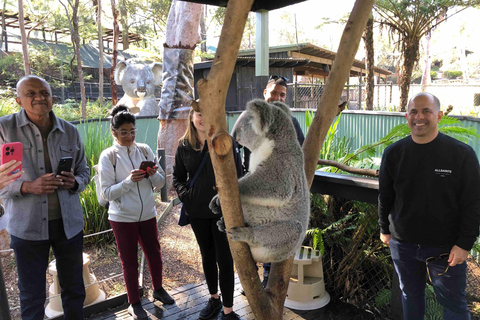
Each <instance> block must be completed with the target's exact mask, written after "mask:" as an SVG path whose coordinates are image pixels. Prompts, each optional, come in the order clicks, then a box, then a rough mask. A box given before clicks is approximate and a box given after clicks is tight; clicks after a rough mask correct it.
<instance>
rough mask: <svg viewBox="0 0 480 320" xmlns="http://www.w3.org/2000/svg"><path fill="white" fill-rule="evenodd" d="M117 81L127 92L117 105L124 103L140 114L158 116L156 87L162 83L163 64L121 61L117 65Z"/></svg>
mask: <svg viewBox="0 0 480 320" xmlns="http://www.w3.org/2000/svg"><path fill="white" fill-rule="evenodd" d="M115 83H116V84H117V85H121V86H122V88H123V91H124V92H125V94H124V95H123V97H122V99H120V101H118V103H117V105H120V104H123V105H125V106H127V107H128V108H129V109H130V112H132V113H134V114H137V115H139V116H156V115H158V114H159V111H160V108H159V106H158V104H157V100H156V99H155V87H156V86H159V85H160V84H162V64H161V63H158V62H154V63H152V64H150V65H144V64H141V63H130V62H128V61H120V62H119V63H118V64H117V66H116V67H115Z"/></svg>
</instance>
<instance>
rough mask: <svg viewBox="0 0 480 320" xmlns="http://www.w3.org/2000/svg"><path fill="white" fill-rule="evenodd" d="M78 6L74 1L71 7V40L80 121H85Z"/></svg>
mask: <svg viewBox="0 0 480 320" xmlns="http://www.w3.org/2000/svg"><path fill="white" fill-rule="evenodd" d="M78 5H79V0H75V4H74V5H73V6H72V9H73V14H72V25H73V30H72V40H73V41H74V43H75V55H76V57H77V73H78V81H79V82H80V97H81V100H82V119H83V120H86V119H87V98H86V96H85V82H84V81H83V68H82V58H81V56H80V36H79V35H78V16H77V14H78Z"/></svg>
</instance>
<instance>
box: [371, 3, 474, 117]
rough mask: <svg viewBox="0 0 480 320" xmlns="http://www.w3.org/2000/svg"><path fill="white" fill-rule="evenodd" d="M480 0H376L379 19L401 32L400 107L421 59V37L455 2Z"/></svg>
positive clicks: (443, 19)
mask: <svg viewBox="0 0 480 320" xmlns="http://www.w3.org/2000/svg"><path fill="white" fill-rule="evenodd" d="M479 4H480V0H414V1H411V0H376V1H375V4H374V10H375V11H376V13H377V14H378V15H379V17H380V19H379V22H380V23H381V24H382V25H385V26H387V27H389V28H390V29H391V30H392V31H394V32H396V33H397V34H398V35H399V36H400V39H399V42H398V44H399V46H400V49H401V52H402V54H403V63H402V67H401V72H400V77H399V84H400V89H401V96H400V107H399V110H398V111H405V107H406V105H407V100H408V91H409V89H410V82H411V79H412V73H413V68H414V66H415V64H416V63H417V62H418V60H419V52H420V51H419V49H420V40H421V39H422V37H423V36H424V35H425V34H426V33H427V32H429V31H430V30H431V29H432V28H434V27H435V26H436V25H438V24H439V23H441V22H443V21H445V20H446V19H447V18H448V17H447V11H449V10H450V9H452V8H453V7H455V6H460V7H470V6H474V5H479Z"/></svg>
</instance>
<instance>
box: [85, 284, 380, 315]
mask: <svg viewBox="0 0 480 320" xmlns="http://www.w3.org/2000/svg"><path fill="white" fill-rule="evenodd" d="M241 290H242V287H241V284H240V281H239V279H238V277H236V278H235V293H234V306H233V308H234V311H235V312H236V313H237V314H238V315H239V316H241V317H242V319H245V320H252V319H255V317H254V315H253V313H252V310H251V309H250V307H249V305H248V301H247V298H246V297H245V296H243V295H242V294H241ZM169 293H170V294H171V295H172V296H173V298H174V299H175V304H173V305H163V304H162V303H161V302H159V301H155V302H152V301H151V297H148V299H143V300H142V305H143V308H144V309H145V310H146V311H147V314H148V315H149V318H150V319H151V320H156V319H165V320H174V319H175V320H177V319H182V320H183V319H186V320H196V319H198V315H199V313H200V310H202V308H203V307H204V306H205V304H206V302H207V301H208V299H209V297H210V294H209V293H208V288H207V285H206V283H201V284H189V285H186V286H183V287H180V288H177V289H173V290H170V291H169ZM127 307H128V305H123V306H120V307H117V308H115V309H113V310H109V311H106V312H103V313H101V314H96V315H92V316H90V317H89V318H88V319H89V320H114V319H132V317H131V316H130V315H129V314H128V312H127ZM217 317H218V315H216V316H214V317H213V318H211V319H212V320H215V319H217ZM283 319H284V320H287V319H288V320H291V319H298V320H300V319H306V320H310V319H322V320H367V319H368V320H369V319H375V317H374V316H373V315H372V314H371V313H369V312H366V311H364V310H361V309H358V308H356V307H354V306H353V305H350V304H347V303H344V302H341V301H338V300H334V299H332V301H330V303H329V304H328V305H327V306H325V307H323V308H321V309H317V310H310V311H301V310H290V309H287V308H285V309H284V314H283Z"/></svg>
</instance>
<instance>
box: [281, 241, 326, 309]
mask: <svg viewBox="0 0 480 320" xmlns="http://www.w3.org/2000/svg"><path fill="white" fill-rule="evenodd" d="M329 302H330V295H329V294H328V292H326V291H325V281H324V278H323V266H322V256H321V254H320V251H319V250H313V248H311V247H304V246H302V247H300V248H298V250H297V251H296V252H295V257H294V260H293V267H292V274H291V276H290V283H289V285H288V291H287V299H285V307H287V308H290V309H295V310H314V309H319V308H322V307H324V306H326V305H327V304H328V303H329Z"/></svg>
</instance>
